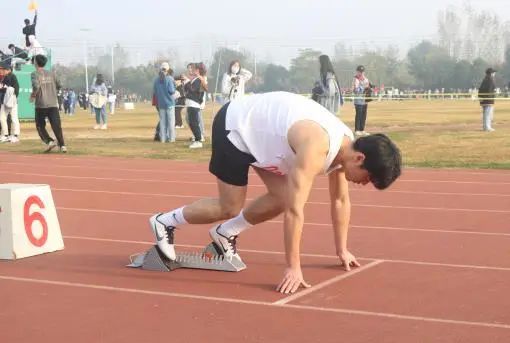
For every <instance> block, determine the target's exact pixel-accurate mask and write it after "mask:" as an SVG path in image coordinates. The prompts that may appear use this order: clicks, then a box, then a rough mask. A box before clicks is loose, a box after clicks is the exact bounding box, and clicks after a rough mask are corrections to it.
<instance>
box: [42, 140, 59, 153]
mask: <svg viewBox="0 0 510 343" xmlns="http://www.w3.org/2000/svg"><path fill="white" fill-rule="evenodd" d="M56 147H57V143H55V141H51V142H49V143H48V144H47V145H46V150H44V152H50V151H51V150H53V149H55V148H56Z"/></svg>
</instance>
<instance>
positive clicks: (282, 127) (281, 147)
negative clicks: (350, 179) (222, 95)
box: [225, 92, 354, 175]
mask: <svg viewBox="0 0 510 343" xmlns="http://www.w3.org/2000/svg"><path fill="white" fill-rule="evenodd" d="M301 120H311V121H314V122H316V123H317V124H319V125H320V126H321V127H322V128H323V129H324V130H325V131H326V132H327V134H328V136H329V151H328V155H327V157H326V162H325V165H324V168H323V171H322V172H323V173H325V174H328V173H330V172H331V171H333V170H334V169H338V168H340V167H341V166H335V167H334V168H331V164H332V163H333V160H334V159H335V157H336V156H337V154H338V152H339V151H340V146H341V144H342V141H343V138H344V136H347V137H349V138H350V139H351V140H354V136H353V134H352V131H351V130H350V129H349V128H348V127H347V126H346V125H345V124H344V123H342V122H341V121H340V119H338V118H337V117H336V116H334V115H333V114H331V113H330V112H329V111H328V110H327V109H326V108H324V107H322V106H321V105H319V104H318V103H317V102H315V101H313V100H311V99H308V98H305V97H303V96H301V95H297V94H293V93H287V92H272V93H265V94H257V95H251V96H246V97H242V98H239V99H236V100H233V101H232V102H231V103H230V105H229V107H228V110H227V116H226V125H225V126H226V127H225V128H226V130H230V131H231V132H230V133H229V134H228V138H229V140H230V141H231V142H232V144H234V145H235V146H236V147H237V148H238V149H239V150H241V151H243V152H245V153H248V154H251V155H252V156H253V157H254V158H255V159H256V162H254V163H252V165H253V166H255V167H259V168H263V169H265V170H267V171H270V172H272V173H275V174H278V175H287V174H288V173H289V171H290V170H291V169H292V168H293V167H294V164H295V157H296V155H295V153H294V152H293V151H292V148H291V147H290V145H289V142H288V139H287V133H288V132H289V129H290V128H291V127H292V125H293V124H294V123H296V122H298V121H301Z"/></svg>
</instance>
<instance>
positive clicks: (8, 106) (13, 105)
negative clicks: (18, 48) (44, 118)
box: [0, 63, 20, 143]
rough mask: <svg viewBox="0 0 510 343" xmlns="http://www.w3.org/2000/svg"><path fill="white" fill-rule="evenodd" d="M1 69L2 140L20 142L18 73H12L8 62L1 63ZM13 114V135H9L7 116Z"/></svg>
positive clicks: (0, 107) (0, 120)
mask: <svg viewBox="0 0 510 343" xmlns="http://www.w3.org/2000/svg"><path fill="white" fill-rule="evenodd" d="M0 69H1V72H2V75H3V80H2V83H1V84H0V93H1V94H2V96H0V98H2V99H3V100H2V102H1V103H0V123H1V124H2V136H1V137H0V142H1V143H5V142H11V143H17V142H19V134H20V125H19V119H18V96H19V83H18V78H17V77H16V75H14V74H13V73H12V70H11V66H10V65H9V64H8V63H2V64H0ZM9 114H10V115H11V121H12V135H11V136H9V130H8V127H9V126H8V124H7V116H8V115H9Z"/></svg>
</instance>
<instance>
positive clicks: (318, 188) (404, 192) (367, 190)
mask: <svg viewBox="0 0 510 343" xmlns="http://www.w3.org/2000/svg"><path fill="white" fill-rule="evenodd" d="M0 174H8V175H19V176H38V177H48V178H57V179H73V180H98V181H110V182H112V181H113V182H148V183H171V184H174V183H177V184H189V185H216V182H215V181H211V182H204V181H185V180H155V179H130V178H112V177H95V176H73V175H54V174H40V173H19V172H12V171H1V170H0ZM399 182H400V181H399ZM248 187H249V188H250V187H252V188H256V187H261V188H266V186H265V185H264V184H262V183H250V184H249V185H248ZM312 189H313V190H317V191H327V190H329V188H327V187H313V188H312ZM351 191H354V192H373V193H377V192H380V191H377V190H374V189H366V188H365V189H362V188H351ZM385 193H399V194H418V195H420V194H424V195H452V196H487V197H490V196H494V197H510V194H500V193H461V192H452V193H448V192H426V191H395V190H386V191H385Z"/></svg>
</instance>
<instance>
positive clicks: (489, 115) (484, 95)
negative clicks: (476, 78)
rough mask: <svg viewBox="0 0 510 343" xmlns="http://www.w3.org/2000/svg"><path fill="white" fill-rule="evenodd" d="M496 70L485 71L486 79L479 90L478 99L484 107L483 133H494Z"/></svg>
mask: <svg viewBox="0 0 510 343" xmlns="http://www.w3.org/2000/svg"><path fill="white" fill-rule="evenodd" d="M495 76H496V70H494V69H492V68H489V69H487V70H486V71H485V78H484V79H483V81H482V84H481V85H480V88H479V89H478V98H479V99H480V106H482V125H483V131H488V132H492V131H494V129H493V128H492V119H493V117H494V98H495V96H496V92H495V89H496V84H495V82H494V78H495Z"/></svg>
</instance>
